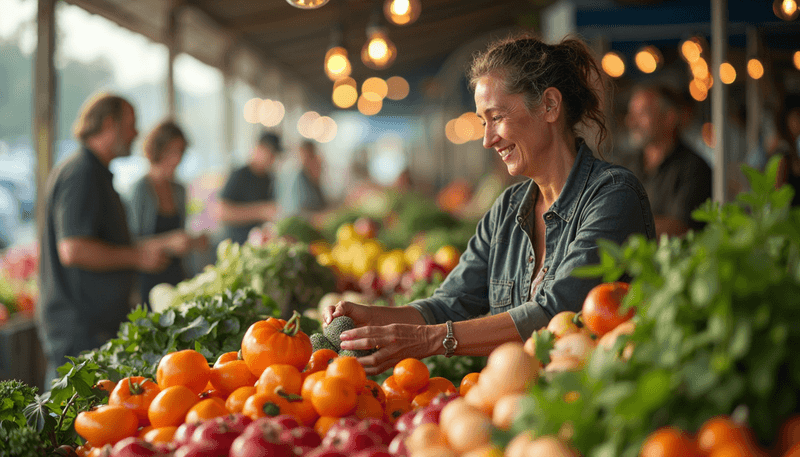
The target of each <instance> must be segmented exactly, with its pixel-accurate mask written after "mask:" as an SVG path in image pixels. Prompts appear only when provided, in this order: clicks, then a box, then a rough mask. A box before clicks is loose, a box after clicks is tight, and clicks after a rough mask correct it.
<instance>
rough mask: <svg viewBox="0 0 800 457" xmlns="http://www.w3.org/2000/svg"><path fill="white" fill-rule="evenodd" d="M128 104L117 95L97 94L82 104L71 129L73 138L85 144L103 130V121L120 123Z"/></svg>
mask: <svg viewBox="0 0 800 457" xmlns="http://www.w3.org/2000/svg"><path fill="white" fill-rule="evenodd" d="M125 106H129V103H128V102H127V101H126V100H125V99H124V98H122V97H120V96H118V95H113V94H108V93H99V94H96V95H95V96H93V97H92V98H90V99H89V100H87V101H86V103H84V105H83V108H82V109H81V112H80V115H79V116H78V119H76V120H75V124H74V126H73V128H72V132H73V133H74V134H75V138H77V139H78V140H80V141H81V143H85V142H86V141H87V140H88V139H89V138H91V137H93V136H95V135H97V134H98V133H100V132H101V131H102V130H103V121H105V120H106V118H107V117H111V119H113V120H114V121H115V122H117V123H119V122H121V121H122V112H123V109H124V107H125Z"/></svg>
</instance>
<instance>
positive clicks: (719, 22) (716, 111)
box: [711, 0, 728, 204]
mask: <svg viewBox="0 0 800 457" xmlns="http://www.w3.org/2000/svg"><path fill="white" fill-rule="evenodd" d="M727 54H728V2H727V0H711V67H712V75H713V77H714V85H713V86H712V87H711V125H713V126H714V183H713V184H714V187H713V196H714V201H715V202H717V203H720V204H722V203H725V202H726V201H727V200H728V198H727V195H726V188H727V174H728V173H727V167H728V164H727V160H726V152H725V149H726V144H725V133H726V132H725V130H726V123H727V122H726V116H725V115H726V113H727V96H728V91H727V86H726V85H725V84H723V83H722V81H721V80H720V77H719V67H720V65H722V63H723V62H725V58H726V56H727Z"/></svg>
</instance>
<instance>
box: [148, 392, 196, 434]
mask: <svg viewBox="0 0 800 457" xmlns="http://www.w3.org/2000/svg"><path fill="white" fill-rule="evenodd" d="M198 401H200V399H199V398H198V396H197V394H195V393H194V392H192V391H191V389H189V388H188V387H186V386H183V385H177V386H171V387H167V388H166V389H163V390H162V391H161V392H160V393H159V394H158V395H156V398H154V399H153V401H152V403H150V408H149V409H148V410H147V417H148V418H149V419H150V424H151V425H152V426H153V427H155V428H159V427H168V426H171V425H174V426H176V427H177V426H179V425H181V424H182V423H183V422H184V419H185V418H186V413H188V412H189V410H190V409H191V408H192V406H194V405H195V404H196V403H197V402H198Z"/></svg>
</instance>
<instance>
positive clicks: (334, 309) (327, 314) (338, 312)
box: [322, 301, 350, 325]
mask: <svg viewBox="0 0 800 457" xmlns="http://www.w3.org/2000/svg"><path fill="white" fill-rule="evenodd" d="M349 304H350V303H349V302H346V301H339V302H338V303H336V304H335V305H332V306H326V307H325V310H324V311H323V312H322V321H323V322H324V323H325V325H328V324H330V323H331V321H332V320H333V319H334V318H337V317H339V316H347V315H348V312H349V306H348V305H349Z"/></svg>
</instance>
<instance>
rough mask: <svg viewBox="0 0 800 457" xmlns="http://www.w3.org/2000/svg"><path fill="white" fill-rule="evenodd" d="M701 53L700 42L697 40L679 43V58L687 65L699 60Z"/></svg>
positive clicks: (690, 39)
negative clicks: (681, 57)
mask: <svg viewBox="0 0 800 457" xmlns="http://www.w3.org/2000/svg"><path fill="white" fill-rule="evenodd" d="M702 53H703V47H702V46H701V45H700V40H698V39H697V38H689V39H688V40H686V41H684V42H683V43H681V56H683V58H684V59H686V61H687V62H689V63H692V62H694V61H696V60H697V59H699V58H700V55H701V54H702Z"/></svg>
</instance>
